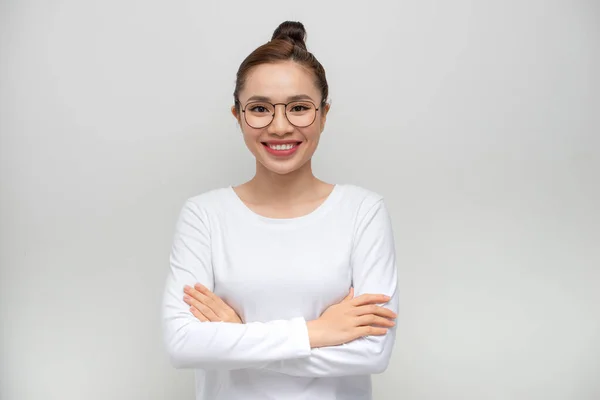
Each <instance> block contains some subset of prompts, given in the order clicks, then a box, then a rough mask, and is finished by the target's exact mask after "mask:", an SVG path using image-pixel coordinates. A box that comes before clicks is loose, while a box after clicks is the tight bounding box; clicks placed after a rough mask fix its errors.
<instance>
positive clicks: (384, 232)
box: [265, 200, 398, 377]
mask: <svg viewBox="0 0 600 400" xmlns="http://www.w3.org/2000/svg"><path fill="white" fill-rule="evenodd" d="M351 265H352V271H353V272H352V281H353V286H354V292H355V297H356V296H359V295H361V294H364V293H375V294H379V293H381V294H386V295H388V296H390V297H391V299H390V301H389V302H388V303H386V304H384V306H385V307H387V308H390V309H391V310H393V311H394V312H396V313H397V312H398V293H397V290H396V286H397V270H396V256H395V247H394V237H393V231H392V225H391V221H390V218H389V215H388V212H387V209H386V207H385V204H384V202H383V200H379V201H378V202H376V203H375V204H374V205H373V206H371V207H370V208H369V210H368V211H367V212H366V213H365V214H364V216H363V217H362V218H361V219H360V222H359V223H358V225H357V228H356V231H355V240H354V245H353V251H352V257H351ZM395 334H396V327H395V326H394V327H393V328H392V329H389V330H388V332H387V334H386V335H384V336H367V337H362V338H359V339H357V340H354V341H352V342H349V343H346V344H343V345H340V346H330V347H322V348H316V349H313V350H312V352H311V355H310V356H309V357H305V358H301V359H294V360H282V361H278V362H273V363H269V364H268V365H267V366H266V367H265V368H266V369H269V370H272V371H277V372H281V373H284V374H287V375H293V376H302V377H333V376H347V375H364V374H374V373H381V372H383V371H384V370H385V369H386V368H387V365H388V363H389V359H390V356H391V353H392V348H393V346H394V342H395Z"/></svg>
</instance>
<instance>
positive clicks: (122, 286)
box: [0, 0, 600, 400]
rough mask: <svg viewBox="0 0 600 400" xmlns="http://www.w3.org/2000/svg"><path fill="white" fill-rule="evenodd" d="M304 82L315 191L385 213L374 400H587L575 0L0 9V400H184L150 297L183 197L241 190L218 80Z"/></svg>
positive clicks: (186, 388)
mask: <svg viewBox="0 0 600 400" xmlns="http://www.w3.org/2000/svg"><path fill="white" fill-rule="evenodd" d="M287 19H292V20H300V21H301V22H303V23H304V24H305V26H306V28H307V31H308V40H307V44H308V47H309V49H310V50H311V51H313V52H314V53H315V55H316V56H317V57H318V58H319V60H320V61H321V62H322V63H323V65H324V66H325V69H326V71H327V75H328V78H329V83H330V93H331V101H332V109H331V113H330V114H329V119H328V123H327V128H326V130H325V132H324V136H323V138H322V142H321V145H320V148H319V149H318V151H317V153H316V155H315V158H314V160H313V161H314V170H315V173H316V174H317V176H318V177H320V178H321V179H324V180H326V181H329V182H338V183H353V184H358V185H362V186H364V187H367V188H369V189H371V190H374V191H376V192H379V193H381V194H382V195H384V196H385V198H386V201H387V204H388V206H389V210H390V213H391V214H392V218H393V221H394V229H395V235H396V239H397V252H398V268H399V285H400V286H399V287H400V290H401V292H400V301H401V313H400V316H399V319H398V324H399V328H398V340H397V346H396V350H395V353H394V355H393V360H392V361H391V364H390V367H389V369H388V370H387V372H386V373H384V374H383V375H378V376H375V377H374V386H375V388H374V391H375V396H374V397H375V399H376V400H392V399H393V400H396V399H402V400H447V399H448V400H450V399H456V400H470V399H473V400H475V399H477V400H482V399H484V400H487V399H491V400H497V399H502V400H505V399H510V400H513V399H514V400H533V399H540V400H542V399H543V400H553V399H560V400H596V399H599V398H600V343H599V342H600V323H599V318H600V311H599V309H598V308H599V307H598V305H599V304H600V291H599V290H598V287H599V284H600V272H599V270H600V156H599V152H600V117H599V115H600V95H599V93H600V82H599V81H600V79H599V76H600V74H599V72H598V71H600V57H599V53H600V4H599V3H598V2H597V1H567V0H565V1H541V0H535V1H517V0H511V1H466V0H460V1H452V2H447V1H417V0H413V1H366V2H365V1H361V2H356V3H351V2H341V1H340V2H331V1H330V2H326V1H295V2H277V1H267V2H260V1H250V0H247V1H238V2H232V1H226V2H219V3H218V2H215V1H213V2H208V1H206V2H202V1H162V2H161V1H155V0H153V1H148V0H146V1H133V0H119V1H116V0H111V1H95V2H93V1H75V0H64V1H42V0H37V1H34V0H30V1H7V0H4V1H2V2H1V3H0V30H1V32H0V33H1V35H0V43H1V49H0V50H1V51H0V56H1V67H0V93H1V95H0V107H1V108H0V131H1V141H0V156H1V159H0V160H1V162H0V179H1V181H0V183H1V192H0V211H1V214H0V218H1V219H0V222H1V224H0V238H1V242H0V243H1V253H0V264H1V269H0V271H1V272H0V274H1V275H0V301H1V302H0V311H1V318H2V319H1V331H0V333H1V348H0V350H1V353H0V363H1V364H0V366H1V375H0V398H1V399H2V400H30V399H31V400H33V399H36V400H37V399H44V400H49V399H56V400H70V399H74V400H75V399H76V400H80V399H87V400H101V399H102V400H105V399H111V400H120V399H123V400H125V399H128V400H129V399H140V400H153V399H157V400H158V399H161V400H162V399H165V400H166V399H169V400H170V399H188V400H190V399H193V398H194V394H193V374H192V373H191V372H190V371H186V370H182V371H177V370H175V369H173V368H172V367H171V366H170V365H169V363H168V361H167V358H166V354H165V351H164V348H163V345H162V337H161V330H160V319H159V316H160V301H161V296H162V290H163V284H164V280H165V278H166V273H167V269H168V253H169V250H170V246H171V238H172V234H173V229H174V224H175V219H176V216H177V214H178V212H179V209H180V207H181V206H182V204H183V202H184V200H185V199H186V198H187V197H189V196H192V195H195V194H199V193H201V192H203V191H206V190H209V189H212V188H216V187H221V186H226V185H230V184H239V183H242V182H244V181H245V180H247V179H249V178H250V177H251V176H252V174H253V172H254V160H253V158H252V157H251V154H250V153H249V152H248V151H247V149H246V148H245V147H244V143H243V141H242V138H241V135H240V131H239V128H238V127H237V124H236V122H235V120H234V119H233V117H231V115H230V113H229V108H230V106H231V104H232V101H233V98H232V92H233V88H234V86H233V85H234V80H235V72H236V70H237V68H238V66H239V64H240V62H241V61H242V60H243V58H244V57H245V56H246V55H248V54H249V53H250V52H251V51H252V50H253V49H254V48H255V47H257V46H258V45H260V44H263V43H264V42H266V41H267V40H269V39H270V36H271V34H272V32H273V30H274V29H275V28H276V27H277V25H278V24H279V23H281V22H282V21H284V20H287Z"/></svg>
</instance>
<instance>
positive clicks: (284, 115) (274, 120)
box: [271, 103, 291, 124]
mask: <svg viewBox="0 0 600 400" xmlns="http://www.w3.org/2000/svg"><path fill="white" fill-rule="evenodd" d="M277 106H283V110H282V111H281V112H279V117H280V118H283V120H284V122H286V123H287V124H291V122H290V120H289V118H288V115H287V107H288V104H286V103H275V104H273V118H272V120H271V121H272V122H271V123H276V119H277Z"/></svg>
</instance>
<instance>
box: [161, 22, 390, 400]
mask: <svg viewBox="0 0 600 400" xmlns="http://www.w3.org/2000/svg"><path fill="white" fill-rule="evenodd" d="M304 37H305V30H304V27H303V25H302V24H301V23H299V22H284V23H282V24H281V25H280V26H279V27H278V28H277V29H276V30H275V33H274V34H273V38H272V40H271V41H270V42H268V43H266V44H265V45H263V46H260V47H259V48H257V49H256V50H255V51H254V52H253V53H252V54H250V55H249V56H248V57H247V58H246V59H245V60H244V61H243V62H242V64H241V66H240V68H239V70H238V73H237V82H236V88H235V92H234V100H235V104H234V106H233V107H232V109H231V112H232V114H233V115H234V117H235V118H236V119H237V121H238V122H239V125H240V127H241V130H242V132H243V136H244V140H245V142H246V145H247V147H248V149H250V151H251V152H252V154H253V155H254V157H256V174H255V176H254V177H253V178H252V179H251V180H250V181H248V182H246V183H244V184H242V185H239V186H236V187H233V186H229V187H226V188H220V189H215V190H211V191H209V192H206V193H203V194H201V195H199V196H196V197H193V198H191V199H189V200H188V201H187V202H186V203H185V205H184V207H183V209H182V211H181V214H180V217H179V221H178V223H177V228H176V233H175V238H174V242H173V248H172V252H171V258H170V261H171V263H170V264H171V268H170V274H169V276H168V279H167V284H166V290H165V297H164V306H163V319H164V330H165V342H166V347H167V350H168V352H169V356H170V358H171V362H172V363H173V365H174V366H175V367H177V368H194V369H195V372H196V393H197V398H198V399H209V400H215V399H227V400H237V399H244V400H252V399H261V400H262V399H311V400H327V399H337V400H350V399H353V400H359V399H360V400H363V399H370V398H371V378H370V374H372V373H380V372H382V371H383V370H384V369H385V368H386V367H387V364H388V361H389V358H390V354H391V352H392V347H393V345H394V335H395V327H394V319H395V318H396V314H395V312H397V308H398V304H397V303H398V300H397V294H396V266H395V251H394V240H393V233H392V229H391V223H390V219H389V216H388V213H387V210H386V207H385V205H384V202H383V200H382V198H381V196H379V195H378V194H376V193H374V192H371V191H369V190H367V189H363V188H360V187H358V186H354V185H347V184H345V185H341V184H335V185H332V184H329V183H325V182H323V181H321V180H319V179H318V178H316V177H315V176H314V174H313V172H312V168H311V157H312V156H313V154H314V152H315V150H316V148H317V145H318V143H319V137H320V135H321V132H322V131H323V128H324V126H325V121H326V117H327V112H328V110H329V104H328V103H327V96H328V87H327V81H326V78H325V71H324V69H323V67H322V66H321V64H320V63H319V62H318V61H317V59H316V58H315V57H314V56H313V55H312V54H311V53H309V52H308V51H307V50H306V45H305V43H304ZM383 305H386V307H383Z"/></svg>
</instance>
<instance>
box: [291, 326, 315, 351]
mask: <svg viewBox="0 0 600 400" xmlns="http://www.w3.org/2000/svg"><path fill="white" fill-rule="evenodd" d="M290 328H291V329H290V342H291V344H292V345H293V347H294V348H295V349H297V351H298V353H297V356H296V357H297V358H301V357H308V356H310V355H311V352H312V349H311V347H310V340H309V338H308V327H307V326H306V320H305V319H304V318H303V317H298V318H292V319H291V320H290Z"/></svg>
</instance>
